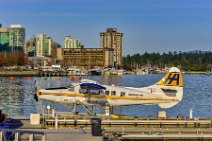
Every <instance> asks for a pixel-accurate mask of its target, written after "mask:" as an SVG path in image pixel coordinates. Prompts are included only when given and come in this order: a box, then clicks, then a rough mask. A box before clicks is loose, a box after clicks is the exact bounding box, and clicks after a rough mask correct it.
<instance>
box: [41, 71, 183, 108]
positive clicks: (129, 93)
mask: <svg viewBox="0 0 212 141" xmlns="http://www.w3.org/2000/svg"><path fill="white" fill-rule="evenodd" d="M37 96H38V98H41V99H46V100H50V101H55V102H60V103H80V104H83V105H103V106H104V105H105V106H118V105H138V104H144V105H159V106H160V107H162V108H169V107H172V106H174V105H176V104H177V103H178V102H180V101H181V100H182V97H183V82H182V74H181V73H180V71H179V69H177V68H171V69H170V71H169V72H168V73H167V74H166V75H165V77H163V79H162V80H160V81H159V82H157V83H156V84H153V85H151V86H148V87H142V88H134V87H120V86H114V85H111V86H110V85H101V84H98V83H96V82H94V81H89V80H86V81H82V82H80V83H73V84H72V86H71V87H59V88H47V89H40V90H38V91H37Z"/></svg>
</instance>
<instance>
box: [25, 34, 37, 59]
mask: <svg viewBox="0 0 212 141" xmlns="http://www.w3.org/2000/svg"><path fill="white" fill-rule="evenodd" d="M25 53H26V54H27V56H28V57H34V56H35V55H36V37H34V36H33V37H32V38H31V39H29V40H28V41H27V42H26V48H25Z"/></svg>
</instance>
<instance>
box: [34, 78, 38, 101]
mask: <svg viewBox="0 0 212 141" xmlns="http://www.w3.org/2000/svg"><path fill="white" fill-rule="evenodd" d="M36 93H37V83H36V80H35V93H34V99H35V101H37V102H38V95H37V94H36Z"/></svg>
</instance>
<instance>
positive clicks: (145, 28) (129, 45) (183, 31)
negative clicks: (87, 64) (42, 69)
mask: <svg viewBox="0 0 212 141" xmlns="http://www.w3.org/2000/svg"><path fill="white" fill-rule="evenodd" d="M0 23H1V24H2V26H3V27H9V26H10V25H11V24H22V25H23V26H24V27H25V28H26V39H29V38H31V37H32V36H33V35H36V34H39V33H45V34H47V35H48V36H50V37H52V38H53V40H54V41H56V42H58V43H60V44H61V45H62V46H63V40H64V37H65V36H72V37H74V38H76V39H78V40H79V41H80V42H81V43H82V44H83V45H84V47H88V48H89V47H96V48H99V47H100V35H99V33H100V32H104V31H106V28H108V27H115V28H117V30H118V31H119V32H122V33H124V37H123V54H124V55H127V54H135V53H141V54H142V53H144V52H160V53H162V52H169V51H190V50H204V51H212V0H0Z"/></svg>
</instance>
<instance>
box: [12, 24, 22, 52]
mask: <svg viewBox="0 0 212 141" xmlns="http://www.w3.org/2000/svg"><path fill="white" fill-rule="evenodd" d="M24 45H25V28H24V27H23V26H22V25H20V24H14V25H10V46H11V48H12V50H13V51H23V50H24Z"/></svg>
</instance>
